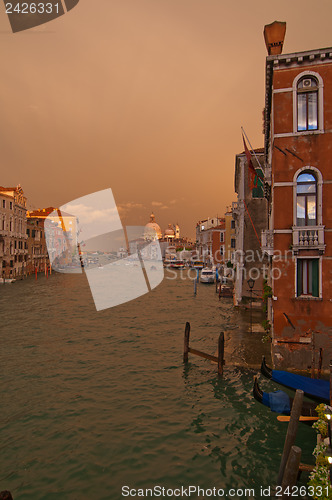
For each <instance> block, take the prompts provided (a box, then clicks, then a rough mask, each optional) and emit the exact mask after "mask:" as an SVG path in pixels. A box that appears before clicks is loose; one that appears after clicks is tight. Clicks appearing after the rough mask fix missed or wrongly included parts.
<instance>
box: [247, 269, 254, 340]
mask: <svg viewBox="0 0 332 500" xmlns="http://www.w3.org/2000/svg"><path fill="white" fill-rule="evenodd" d="M247 283H248V287H249V289H250V333H252V289H253V288H254V285H255V280H253V279H252V278H249V279H248V281H247Z"/></svg>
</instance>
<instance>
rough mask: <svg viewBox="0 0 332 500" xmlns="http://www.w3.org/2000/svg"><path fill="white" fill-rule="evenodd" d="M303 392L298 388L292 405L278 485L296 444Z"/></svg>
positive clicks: (281, 480) (280, 483)
mask: <svg viewBox="0 0 332 500" xmlns="http://www.w3.org/2000/svg"><path fill="white" fill-rule="evenodd" d="M303 394H304V393H303V391H301V390H300V389H297V391H296V393H295V398H294V402H293V405H292V411H291V415H290V420H289V424H288V429H287V434H286V439H285V444H284V450H283V452H282V457H281V462H280V468H279V474H278V479H277V485H278V486H280V485H282V482H283V479H284V475H285V470H286V465H287V461H288V458H289V454H290V451H291V449H292V446H294V444H295V438H296V433H297V429H298V426H299V418H300V415H301V411H302V405H303Z"/></svg>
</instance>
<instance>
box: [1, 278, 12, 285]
mask: <svg viewBox="0 0 332 500" xmlns="http://www.w3.org/2000/svg"><path fill="white" fill-rule="evenodd" d="M15 281H16V279H14V278H0V283H2V284H3V285H5V284H7V283H14V282H15Z"/></svg>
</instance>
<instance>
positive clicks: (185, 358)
mask: <svg viewBox="0 0 332 500" xmlns="http://www.w3.org/2000/svg"><path fill="white" fill-rule="evenodd" d="M189 340H190V323H189V322H188V321H187V323H186V327H185V330H184V349H183V362H184V363H188V354H189V353H190V352H191V354H195V355H196V356H200V357H201V358H205V359H209V360H210V361H213V362H215V363H218V375H219V376H220V377H222V375H223V371H224V364H225V361H224V350H225V349H224V346H225V336H224V332H221V333H220V335H219V339H218V357H217V356H212V354H207V353H205V352H202V351H199V350H198V349H193V348H192V347H189Z"/></svg>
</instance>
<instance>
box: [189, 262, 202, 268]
mask: <svg viewBox="0 0 332 500" xmlns="http://www.w3.org/2000/svg"><path fill="white" fill-rule="evenodd" d="M190 267H191V268H193V269H203V267H204V262H203V261H202V260H192V261H191V263H190Z"/></svg>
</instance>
